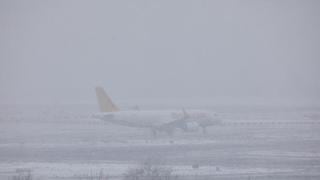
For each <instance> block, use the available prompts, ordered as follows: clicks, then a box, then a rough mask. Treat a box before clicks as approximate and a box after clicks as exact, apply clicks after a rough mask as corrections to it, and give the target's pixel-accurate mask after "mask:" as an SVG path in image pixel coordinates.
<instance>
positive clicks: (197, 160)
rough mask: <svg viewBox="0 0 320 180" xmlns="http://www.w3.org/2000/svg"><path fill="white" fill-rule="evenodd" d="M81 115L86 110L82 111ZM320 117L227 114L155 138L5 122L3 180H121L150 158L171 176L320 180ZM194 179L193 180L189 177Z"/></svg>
mask: <svg viewBox="0 0 320 180" xmlns="http://www.w3.org/2000/svg"><path fill="white" fill-rule="evenodd" d="M81 112H82V111H81ZM319 112H320V111H317V110H315V109H312V110H308V109H303V110H296V109H294V110H290V111H289V110H282V111H281V110H274V109H272V110H261V109H260V110H247V111H231V110H230V111H228V110H224V111H221V112H220V113H219V114H220V116H221V119H222V120H223V122H224V124H223V125H222V126H215V127H211V128H209V129H208V134H202V133H201V132H192V133H182V132H181V131H177V132H176V134H174V136H173V137H170V136H168V135H166V134H160V135H159V136H158V137H157V138H153V137H152V135H151V132H150V131H149V130H146V129H135V128H128V127H120V126H115V125H112V124H107V123H103V122H101V121H99V120H96V119H92V118H90V116H86V115H82V116H75V115H74V114H76V113H74V114H72V116H68V115H65V114H64V115H63V116H60V115H59V116H58V115H55V116H52V115H50V116H49V115H48V116H46V114H41V115H38V116H37V115H34V113H33V114H32V116H31V115H30V116H28V115H26V114H25V113H23V112H20V115H19V117H17V116H12V114H14V113H12V114H11V115H10V114H9V115H3V113H2V116H1V119H0V127H1V130H0V179H8V178H10V177H12V176H13V175H15V174H17V173H19V172H21V171H30V172H31V173H32V174H33V176H34V177H35V178H36V179H65V178H67V179H68V178H69V179H77V178H78V177H86V176H90V175H95V174H99V173H100V172H103V173H104V174H106V175H108V176H110V178H111V177H113V178H114V179H121V177H122V175H123V174H124V173H125V172H126V171H127V170H128V169H130V168H134V167H137V166H139V164H141V163H143V162H145V161H147V160H148V159H157V160H158V161H161V164H162V166H166V167H169V168H171V169H172V170H173V174H175V175H177V176H179V177H184V178H183V179H188V177H204V178H206V179H212V178H213V177H214V178H216V179H219V178H220V179H248V178H249V177H250V178H251V177H255V179H259V178H261V179H320V150H319V149H320V124H319V122H320V119H319V117H320V116H318V115H319V114H320V113H319ZM189 179H192V178H189Z"/></svg>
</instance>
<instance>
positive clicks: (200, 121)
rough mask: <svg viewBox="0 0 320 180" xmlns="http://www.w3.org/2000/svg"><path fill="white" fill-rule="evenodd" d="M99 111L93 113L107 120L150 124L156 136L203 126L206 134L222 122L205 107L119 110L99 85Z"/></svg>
mask: <svg viewBox="0 0 320 180" xmlns="http://www.w3.org/2000/svg"><path fill="white" fill-rule="evenodd" d="M95 91H96V97H97V100H98V104H99V108H100V113H97V114H95V115H94V116H93V117H94V118H96V119H100V120H103V121H105V122H109V123H113V124H116V125H120V126H127V127H134V128H148V129H150V130H151V131H152V133H153V135H154V136H156V135H157V133H159V132H165V133H167V134H168V135H172V134H173V133H174V131H175V130H176V129H180V130H182V131H183V132H194V131H198V129H200V128H201V129H202V132H203V133H204V134H206V132H207V130H206V129H207V127H209V126H215V125H221V124H222V122H221V120H220V119H219V118H218V116H217V114H216V113H213V112H210V111H204V110H190V111H188V112H187V111H186V110H185V109H182V111H181V110H180V111H177V110H125V111H122V110H120V109H119V108H118V107H117V106H116V105H115V104H114V103H113V101H112V100H111V98H110V97H109V96H108V95H107V93H106V92H105V91H104V89H103V88H102V87H96V88H95Z"/></svg>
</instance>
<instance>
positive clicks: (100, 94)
mask: <svg viewBox="0 0 320 180" xmlns="http://www.w3.org/2000/svg"><path fill="white" fill-rule="evenodd" d="M96 96H97V100H98V103H99V108H100V111H101V112H116V111H119V108H118V107H117V106H116V105H115V104H114V103H113V102H112V100H111V98H110V97H109V96H108V95H107V93H106V92H105V91H104V89H103V88H102V87H96Z"/></svg>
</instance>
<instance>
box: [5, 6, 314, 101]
mask: <svg viewBox="0 0 320 180" xmlns="http://www.w3.org/2000/svg"><path fill="white" fill-rule="evenodd" d="M319 9H320V1H316V0H314V1H311V0H307V1H297V0H281V1H279V0H265V1H254V0H252V1H248V0H241V1H224V0H221V1H211V0H207V1H197V0H189V1H186V0H179V1H178V0H175V1H172V0H165V1H149V0H145V1H140V0H139V1H138V0H135V1H118V0H114V1H102V0H101V1H79V0H70V1H62V0H58V1H56V0H52V1H47V0H39V1H35V0H31V1H22V0H21V1H16V0H12V1H11V0H10V1H9V0H8V1H6V0H1V1H0V100H1V103H2V104H20V103H28V104H29V103H31V104H33V103H49V104H50V103H90V104H94V103H95V95H94V91H93V88H94V87H95V86H97V85H99V86H103V87H104V88H106V90H107V92H108V93H109V94H110V95H111V96H112V97H113V98H114V100H115V101H118V102H119V101H120V102H129V103H132V104H133V103H139V102H142V101H143V100H148V101H153V102H155V103H157V102H165V101H166V100H168V102H169V101H171V102H176V101H180V102H181V104H183V103H185V102H188V103H192V102H199V101H201V102H202V101H205V102H206V103H212V104H231V105H232V104H261V105H266V104H268V105H279V104H285V105H315V104H316V105H319V102H320V101H319V100H320V93H319V92H320V78H319V77H320V71H319V68H320V49H319V48H320V33H319V32H320V18H319V16H320V11H319ZM199 104H201V103H199Z"/></svg>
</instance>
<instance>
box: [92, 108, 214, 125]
mask: <svg viewBox="0 0 320 180" xmlns="http://www.w3.org/2000/svg"><path fill="white" fill-rule="evenodd" d="M95 117H96V118H99V119H101V120H104V121H106V122H110V123H114V124H118V125H122V126H129V127H141V128H147V127H151V128H155V127H161V126H164V125H169V124H170V123H171V124H172V123H173V122H178V121H179V120H181V119H183V118H185V114H184V113H183V111H181V110H180V111H176V110H172V111H170V110H167V111H118V112H105V113H99V114H96V115H95ZM185 119H186V121H188V122H187V123H197V125H198V126H202V125H204V123H207V125H213V123H217V124H218V123H219V122H218V119H217V117H216V114H215V113H213V112H208V111H200V110H191V111H188V117H187V118H185ZM175 126H177V127H175V128H179V124H178V123H176V125H175Z"/></svg>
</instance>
